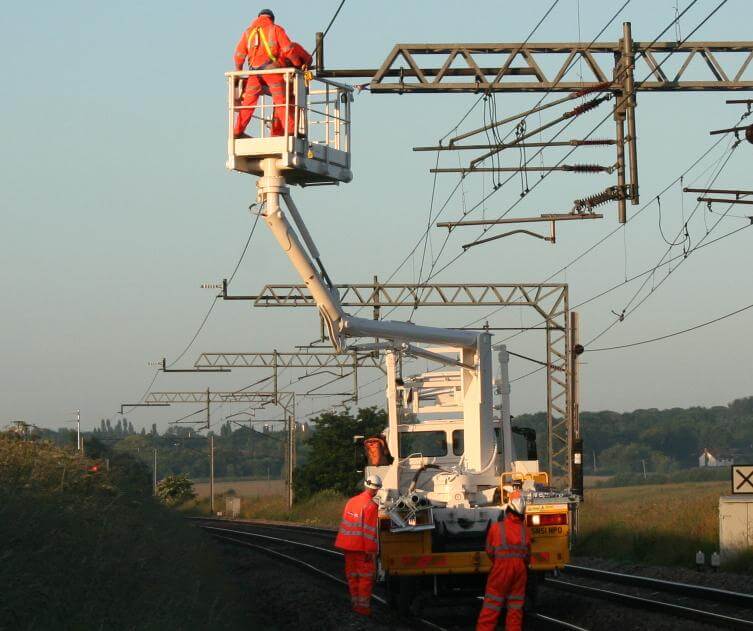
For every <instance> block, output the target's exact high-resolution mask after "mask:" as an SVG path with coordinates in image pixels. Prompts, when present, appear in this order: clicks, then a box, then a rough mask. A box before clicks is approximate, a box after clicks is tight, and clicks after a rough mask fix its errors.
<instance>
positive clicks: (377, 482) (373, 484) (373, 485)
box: [363, 474, 382, 490]
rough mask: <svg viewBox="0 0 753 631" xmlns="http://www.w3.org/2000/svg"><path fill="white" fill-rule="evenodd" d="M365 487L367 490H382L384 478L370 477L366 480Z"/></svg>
mask: <svg viewBox="0 0 753 631" xmlns="http://www.w3.org/2000/svg"><path fill="white" fill-rule="evenodd" d="M363 485H364V486H365V487H366V488H367V489H375V490H378V489H381V488H382V478H380V477H379V476H378V475H376V474H374V475H370V476H369V477H368V478H366V480H365V481H364V483H363Z"/></svg>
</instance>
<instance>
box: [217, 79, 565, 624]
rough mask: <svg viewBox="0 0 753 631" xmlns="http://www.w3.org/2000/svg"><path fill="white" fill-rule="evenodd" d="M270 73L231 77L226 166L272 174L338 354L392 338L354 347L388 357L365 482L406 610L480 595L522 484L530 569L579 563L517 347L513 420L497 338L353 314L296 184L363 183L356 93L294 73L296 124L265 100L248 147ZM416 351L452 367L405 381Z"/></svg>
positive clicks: (282, 229)
mask: <svg viewBox="0 0 753 631" xmlns="http://www.w3.org/2000/svg"><path fill="white" fill-rule="evenodd" d="M263 72H265V71H239V72H230V73H227V78H228V98H229V107H228V112H229V125H228V163H227V166H228V168H230V169H233V170H236V171H240V172H244V173H250V174H254V175H257V176H259V180H258V182H257V184H256V186H257V201H258V202H259V204H260V205H261V206H260V207H261V208H262V209H263V210H262V211H261V212H262V216H263V218H264V220H265V222H266V223H267V225H268V226H269V228H270V230H271V231H272V234H273V235H274V236H275V238H276V239H277V242H278V243H279V245H280V247H281V248H282V250H283V252H285V254H287V256H288V258H289V259H290V262H291V263H292V264H293V267H294V268H295V269H296V271H297V272H298V274H299V275H300V277H301V279H302V280H303V282H304V283H305V284H306V287H307V288H308V290H309V291H310V292H311V295H312V296H313V298H314V300H315V301H316V304H317V306H318V309H319V313H320V315H321V317H322V319H323V321H324V322H325V324H326V328H327V331H328V334H329V339H330V340H331V342H332V344H333V346H334V347H335V350H336V351H337V352H343V350H345V349H346V344H347V340H348V339H349V338H377V339H378V340H380V341H379V342H377V343H364V344H358V345H355V346H351V347H349V350H353V349H354V348H355V349H358V350H374V351H381V352H383V353H384V355H385V362H386V369H387V407H388V416H389V424H388V427H387V428H386V429H385V430H384V432H383V435H382V436H378V437H367V438H366V440H364V441H362V442H363V446H364V447H365V449H364V451H365V455H366V460H367V463H366V466H365V474H366V475H370V474H372V473H376V474H379V475H380V476H381V477H382V479H383V481H384V486H383V488H382V490H381V491H380V493H379V501H380V516H379V520H380V528H379V531H380V532H379V538H380V558H379V560H380V568H381V572H382V573H383V576H384V578H385V580H386V581H387V586H388V589H389V591H390V594H391V596H392V597H393V602H394V603H396V604H399V605H400V607H401V608H404V609H407V608H408V607H409V605H410V603H411V601H412V600H413V596H414V595H415V594H418V593H419V592H426V591H430V592H431V593H433V594H434V595H437V596H440V595H441V596H446V595H447V594H448V593H463V592H466V591H467V590H469V589H470V590H475V593H479V592H480V590H481V589H482V588H483V582H484V580H485V578H486V573H487V572H488V571H489V569H490V562H489V560H488V559H487V557H486V554H485V553H484V540H485V533H486V530H487V527H488V526H489V524H490V523H491V522H492V521H494V520H496V519H497V518H498V517H499V515H500V513H501V511H502V507H503V504H504V503H505V501H506V499H507V494H508V493H510V492H512V491H513V489H514V488H516V487H517V488H521V489H522V491H523V493H524V494H525V495H526V497H527V509H526V517H527V524H528V526H529V528H530V534H531V536H532V556H531V565H530V567H531V569H532V570H534V571H537V572H544V571H549V570H555V569H557V568H561V567H562V566H563V565H564V564H565V563H567V562H568V560H569V545H570V542H571V538H572V536H571V535H572V530H571V524H572V523H573V521H574V515H575V511H576V508H577V502H578V498H577V496H575V495H573V494H572V493H570V492H569V490H566V489H565V490H556V489H553V488H552V487H551V486H550V484H549V479H548V476H547V473H546V472H543V471H540V470H539V464H538V461H536V460H533V461H530V460H516V459H515V456H514V450H513V441H512V427H511V424H510V414H509V409H510V408H509V383H508V380H507V357H508V354H507V352H506V350H505V348H504V347H501V348H500V349H499V353H498V359H499V362H500V379H499V380H498V381H497V384H496V385H497V392H498V393H499V394H500V404H499V406H498V407H499V409H500V417H499V418H498V419H495V418H494V414H493V411H494V410H493V408H494V406H493V398H494V383H493V370H492V357H493V351H492V345H491V335H490V334H489V333H487V332H482V333H476V332H470V331H463V330H453V329H443V328H435V327H428V326H418V325H414V324H411V323H408V322H396V321H387V320H377V321H375V320H371V319H366V318H359V317H356V316H353V315H349V314H348V313H346V312H345V311H344V310H343V307H342V305H341V303H340V299H339V296H338V294H337V291H336V289H335V288H334V285H333V284H332V282H331V281H330V279H329V276H328V275H327V272H326V270H325V269H324V267H323V265H322V262H321V257H320V254H319V251H318V249H317V247H316V245H315V244H314V242H313V239H312V238H311V235H310V233H309V231H308V230H307V228H306V225H305V223H304V221H303V218H302V217H301V214H300V213H299V211H298V209H297V207H296V205H295V203H294V202H293V199H292V197H291V194H290V189H289V187H288V185H289V184H299V185H301V186H308V185H318V184H338V183H340V182H343V183H344V182H349V181H350V180H351V179H352V173H351V170H350V125H351V122H350V103H351V101H352V88H351V87H350V86H347V85H343V84H340V83H336V82H334V81H331V80H327V79H318V78H316V77H312V76H311V75H310V74H309V73H304V72H301V71H298V70H295V69H286V70H283V71H282V72H283V73H284V75H285V80H286V85H288V86H289V90H288V91H287V93H288V101H289V102H288V103H286V104H285V106H284V107H290V108H292V109H294V117H293V119H294V121H295V126H294V128H293V129H287V127H286V129H285V130H284V133H283V135H282V136H269V134H268V132H267V129H268V127H269V123H270V121H271V118H272V112H273V108H274V107H275V106H274V105H272V104H271V103H269V102H267V101H263V102H261V103H260V104H259V106H258V109H257V112H256V116H255V118H256V121H257V123H258V124H259V130H258V137H254V138H240V139H235V138H234V137H233V134H232V129H233V117H234V115H235V113H236V112H237V111H238V110H239V109H241V108H242V107H243V106H242V105H239V104H238V103H239V98H238V97H239V88H238V84H239V80H242V79H243V78H245V77H247V76H250V75H253V74H260V73H263ZM275 72H281V71H280V70H275ZM283 118H284V117H283ZM251 133H254V132H253V131H252V132H251ZM282 203H284V205H285V207H286V208H287V211H288V212H287V213H286V212H285V211H284V210H283V206H282ZM288 217H290V218H292V222H293V224H295V228H297V230H296V229H295V228H294V227H293V225H292V224H291V222H290V220H289V218H288ZM419 345H421V346H419ZM403 356H411V357H420V358H426V359H429V360H430V361H432V362H435V363H437V364H439V365H440V367H442V368H441V370H436V371H429V372H426V373H423V374H420V375H416V376H404V375H403V374H402V369H401V365H402V361H401V359H402V357H403Z"/></svg>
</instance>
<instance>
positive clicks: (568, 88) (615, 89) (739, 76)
mask: <svg viewBox="0 0 753 631" xmlns="http://www.w3.org/2000/svg"><path fill="white" fill-rule="evenodd" d="M622 35H623V36H622V38H621V39H620V40H618V41H616V42H594V43H590V44H589V43H583V42H562V43H491V44H487V43H482V44H461V43H457V44H396V45H395V46H394V47H393V48H392V50H391V51H390V53H389V55H387V58H386V59H385V60H384V62H383V63H382V65H381V66H380V67H379V68H375V69H327V68H325V67H324V56H323V52H324V51H323V40H321V39H318V40H317V64H318V65H317V73H318V74H319V75H321V76H324V77H363V78H368V79H369V80H370V81H369V83H368V87H369V89H370V90H371V92H373V93H375V94H404V93H443V92H455V93H468V92H473V93H491V92H510V93H520V92H569V93H571V95H570V96H571V98H572V97H575V96H577V95H579V94H586V93H588V92H597V91H598V92H612V93H613V94H614V96H615V97H616V98H615V99H614V106H613V110H614V114H613V115H614V120H615V124H616V137H615V144H616V147H617V160H616V164H615V170H616V172H617V185H616V187H610V189H607V190H606V191H604V192H603V193H600V194H597V195H594V196H589V198H586V199H584V200H576V201H582V202H586V203H588V202H589V199H590V198H593V199H598V198H599V196H603V195H606V196H607V197H606V198H607V200H608V201H616V202H617V205H618V218H619V221H620V223H625V222H626V221H627V208H626V200H630V203H631V204H632V205H637V204H638V203H639V200H640V196H639V186H638V152H637V136H638V134H637V129H636V121H635V109H636V105H637V93H638V92H647V91H649V92H686V91H710V90H711V91H714V90H715V91H730V90H751V89H753V64H751V62H752V61H753V41H728V42H722V41H718V42H711V41H697V42H690V41H682V42H639V41H635V40H634V39H633V36H632V30H631V24H630V22H625V23H623V33H622ZM427 60H428V61H427ZM434 60H436V62H434ZM424 62H427V63H428V64H429V65H426V63H424ZM580 62H582V63H580ZM576 63H578V73H577V74H580V73H581V72H583V73H584V74H583V76H578V77H577V80H576V77H575V74H576V73H575V72H574V68H575V66H576ZM670 67H671V68H673V69H672V70H670ZM636 73H637V74H638V76H637V77H636ZM564 100H567V97H565V98H564ZM597 102H598V101H597ZM575 111H577V108H576V110H574V111H573V112H572V113H574V112H575ZM494 124H495V123H492V125H494ZM488 128H489V127H488V126H485V127H483V128H481V129H480V130H476V132H469V133H467V134H464V135H463V136H461V137H468V136H470V135H472V134H473V133H477V132H478V131H482V130H484V129H488ZM455 140H457V139H455ZM453 143H454V140H451V141H450V145H453ZM450 148H452V147H450ZM501 148H502V147H496V148H495V147H490V149H491V152H490V153H487V154H484V156H482V157H480V158H477V159H476V160H474V161H473V163H472V164H473V165H475V166H474V167H473V168H469V169H467V170H464V169H462V168H461V169H458V170H457V171H458V172H463V173H466V172H473V171H478V170H479V168H478V166H477V163H478V162H479V161H480V160H483V159H485V158H486V157H489V156H491V155H493V154H495V153H497V152H499V151H500V150H501ZM628 167H629V168H628ZM563 168H564V167H563ZM452 170H453V171H456V170H455V169H452ZM492 170H494V167H492ZM456 225H458V226H459V225H464V224H463V222H462V221H461V222H457V223H456ZM466 225H467V224H466ZM552 226H554V224H552ZM503 236H504V235H503ZM490 240H493V239H490Z"/></svg>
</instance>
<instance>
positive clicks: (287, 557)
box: [201, 526, 449, 631]
mask: <svg viewBox="0 0 753 631" xmlns="http://www.w3.org/2000/svg"><path fill="white" fill-rule="evenodd" d="M201 528H203V529H205V530H210V531H216V532H213V533H212V536H213V537H215V538H217V539H220V540H221V541H227V542H229V543H233V544H235V545H241V546H244V547H247V548H254V549H256V550H259V551H260V552H263V553H264V554H269V555H272V556H275V557H277V558H280V559H283V560H285V561H287V562H289V563H293V564H295V565H297V566H299V567H302V568H304V569H305V570H307V571H309V572H313V573H314V574H317V575H319V576H323V577H325V578H328V579H329V580H331V581H334V582H336V583H339V584H340V585H345V586H346V587H347V585H348V584H347V582H345V581H344V580H343V579H341V578H340V577H339V576H335V575H334V574H330V573H329V572H325V571H324V570H322V569H321V568H318V567H316V566H314V565H311V563H306V561H303V560H302V559H297V558H295V557H292V556H290V555H288V554H283V553H282V552H280V551H278V550H272V549H271V548H269V547H265V546H260V545H257V544H254V543H249V542H248V541H243V540H242V539H236V538H234V537H228V536H227V535H223V534H219V533H223V532H230V533H233V534H238V535H242V536H243V537H249V536H254V537H264V538H266V539H274V540H276V541H279V542H281V543H286V544H293V545H296V546H303V547H306V548H313V549H315V550H317V551H319V552H327V553H331V554H336V555H339V556H343V553H342V552H337V551H335V550H328V549H327V548H322V547H319V546H312V545H309V544H306V543H303V542H301V541H291V540H287V539H279V538H277V537H267V536H265V535H260V534H258V533H250V532H246V531H242V530H230V529H227V528H215V527H213V526H201ZM371 597H372V598H373V599H374V600H375V601H377V602H378V603H379V604H380V605H383V606H385V607H388V606H389V605H388V603H387V601H386V600H385V599H384V598H382V597H381V596H379V595H378V594H372V595H371ZM416 621H417V622H419V623H420V624H421V625H423V626H425V627H428V628H430V629H435V630H436V631H449V630H448V629H445V627H442V626H439V625H438V624H435V623H434V622H431V621H430V620H425V619H424V618H417V619H416Z"/></svg>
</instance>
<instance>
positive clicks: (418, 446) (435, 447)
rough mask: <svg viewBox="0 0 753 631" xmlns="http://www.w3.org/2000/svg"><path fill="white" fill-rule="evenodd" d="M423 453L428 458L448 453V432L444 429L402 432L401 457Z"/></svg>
mask: <svg viewBox="0 0 753 631" xmlns="http://www.w3.org/2000/svg"><path fill="white" fill-rule="evenodd" d="M412 454H421V455H422V456H424V457H426V458H432V457H433V458H436V457H439V456H446V455H447V434H446V433H445V432H443V431H432V432H400V457H401V458H407V457H408V456H410V455H412Z"/></svg>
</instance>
